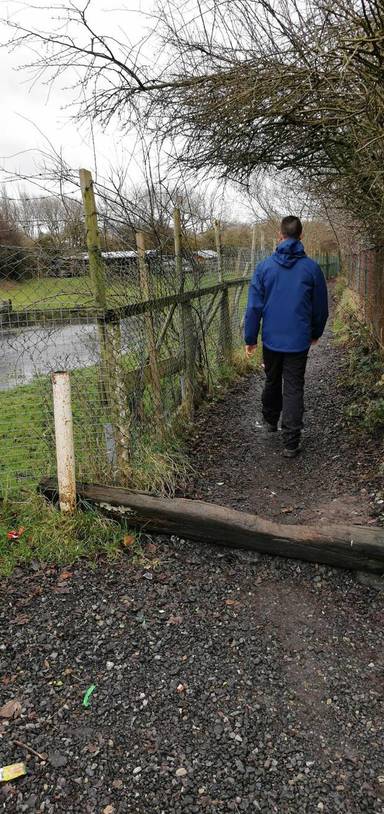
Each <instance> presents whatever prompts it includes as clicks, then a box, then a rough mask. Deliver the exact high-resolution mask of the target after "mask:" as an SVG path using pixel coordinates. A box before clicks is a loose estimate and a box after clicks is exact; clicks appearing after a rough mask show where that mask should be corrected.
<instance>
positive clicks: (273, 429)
mask: <svg viewBox="0 0 384 814" xmlns="http://www.w3.org/2000/svg"><path fill="white" fill-rule="evenodd" d="M263 425H264V429H265V430H266V431H267V432H277V424H270V423H269V421H266V420H265V418H263Z"/></svg>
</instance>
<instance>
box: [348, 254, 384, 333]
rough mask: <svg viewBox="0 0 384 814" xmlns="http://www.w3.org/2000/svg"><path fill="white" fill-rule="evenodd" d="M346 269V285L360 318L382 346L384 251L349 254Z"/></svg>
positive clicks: (383, 326)
mask: <svg viewBox="0 0 384 814" xmlns="http://www.w3.org/2000/svg"><path fill="white" fill-rule="evenodd" d="M346 267H347V279H348V285H349V287H350V288H351V289H352V290H353V291H354V292H355V294H356V295H357V297H358V300H359V303H360V306H361V310H362V316H363V318H364V320H365V322H366V323H367V324H368V325H369V327H370V329H371V331H372V333H373V335H374V337H375V338H376V340H377V341H378V342H379V344H380V345H381V346H384V281H383V268H384V249H382V248H376V247H371V248H364V249H360V250H359V251H355V252H351V253H350V254H349V255H348V257H347V263H346Z"/></svg>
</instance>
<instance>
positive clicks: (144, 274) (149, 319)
mask: <svg viewBox="0 0 384 814" xmlns="http://www.w3.org/2000/svg"><path fill="white" fill-rule="evenodd" d="M136 245H137V259H138V264H139V279H140V290H141V295H142V298H143V300H150V299H151V292H150V284H149V274H148V265H147V259H146V257H145V235H144V232H136ZM145 330H146V335H147V342H148V357H149V368H150V371H151V385H152V394H153V404H154V408H155V415H156V418H157V421H158V429H159V432H160V434H161V435H163V432H164V415H163V407H162V401H161V379H160V373H159V365H158V359H157V349H156V336H155V329H154V325H153V313H152V311H146V313H145Z"/></svg>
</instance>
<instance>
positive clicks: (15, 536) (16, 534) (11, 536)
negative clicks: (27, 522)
mask: <svg viewBox="0 0 384 814" xmlns="http://www.w3.org/2000/svg"><path fill="white" fill-rule="evenodd" d="M24 532H25V528H24V526H20V528H19V529H18V530H17V531H15V530H13V531H8V532H7V538H8V540H19V539H20V537H21V535H22V534H24Z"/></svg>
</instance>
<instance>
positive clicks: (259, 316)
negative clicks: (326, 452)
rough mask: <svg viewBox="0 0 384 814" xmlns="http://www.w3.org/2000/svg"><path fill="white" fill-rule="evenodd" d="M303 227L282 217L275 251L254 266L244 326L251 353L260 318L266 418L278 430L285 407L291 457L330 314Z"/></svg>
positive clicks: (290, 217) (293, 219)
mask: <svg viewBox="0 0 384 814" xmlns="http://www.w3.org/2000/svg"><path fill="white" fill-rule="evenodd" d="M302 231H303V227H302V224H301V221H300V219H299V218H297V217H295V216H294V215H288V216H287V217H285V218H283V220H282V221H281V226H280V235H279V243H278V246H277V248H276V251H275V252H273V254H272V255H271V256H270V257H267V258H266V259H265V260H262V261H261V263H259V264H258V266H257V267H256V269H255V271H254V274H253V277H252V281H251V284H250V286H249V294H248V305H247V310H246V315H245V330H244V334H245V344H246V354H247V356H248V357H250V356H251V355H252V353H254V351H255V348H256V345H257V339H258V335H259V329H260V322H261V320H262V340H263V359H264V368H265V375H266V382H265V387H264V392H263V395H262V404H263V418H264V423H265V425H266V428H267V430H268V431H269V432H276V431H277V425H278V422H279V419H280V414H281V412H282V414H283V415H282V430H283V441H284V452H283V454H284V455H285V457H287V458H295V457H296V455H298V454H299V452H300V449H301V447H300V439H301V430H302V428H303V413H304V379H305V368H306V364H307V358H308V351H309V348H310V346H311V345H313V344H315V343H316V342H317V340H318V339H320V337H321V336H322V334H323V331H324V328H325V325H326V322H327V319H328V296H327V286H326V282H325V279H324V275H323V272H322V271H321V268H320V266H319V265H318V264H317V263H315V261H314V260H311V258H310V257H307V255H306V254H305V251H304V246H303V244H302V243H301V236H302Z"/></svg>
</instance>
